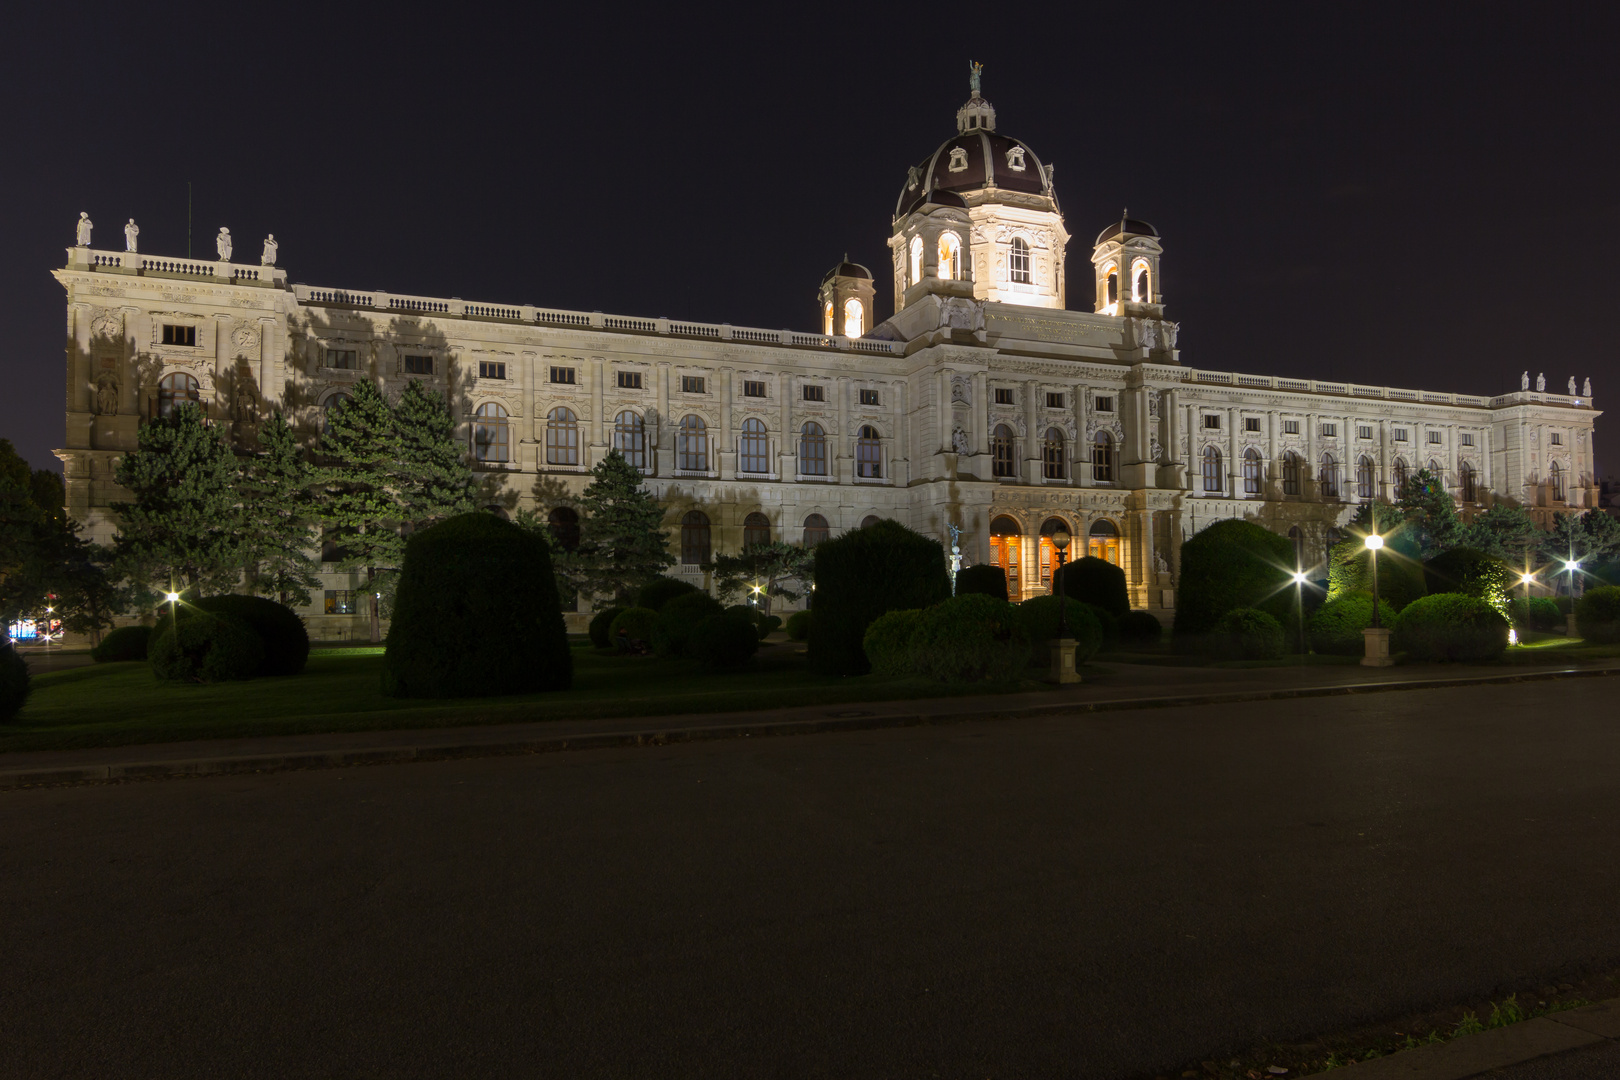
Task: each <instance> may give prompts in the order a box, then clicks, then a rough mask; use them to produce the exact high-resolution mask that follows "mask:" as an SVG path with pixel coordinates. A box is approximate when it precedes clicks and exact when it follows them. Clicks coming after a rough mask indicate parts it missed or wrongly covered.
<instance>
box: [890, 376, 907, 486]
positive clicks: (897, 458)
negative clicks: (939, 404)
mask: <svg viewBox="0 0 1620 1080" xmlns="http://www.w3.org/2000/svg"><path fill="white" fill-rule="evenodd" d="M889 386H890V390H889V392H890V393H891V394H892V395H893V396H894V400H893V402H892V403H891V404H890V406H889V408H890V409H891V410H892V411H893V413H894V433H895V439H894V447H895V453H894V458H893V460H892V461H890V462H889V463H888V466H889V467H888V472H887V475H888V477H889V479H890V481H891V482H892V483H895V484H898V485H901V486H904V485H906V484H909V483H911V457H912V453H913V447H912V445H911V444H912V432H911V410H909V409H907V408H906V392H907V391H908V390H909V389H910V387H909V386H907V385H906V383H905V381H904V380H903V379H896V380H895V381H894V382H892V383H890V384H889Z"/></svg>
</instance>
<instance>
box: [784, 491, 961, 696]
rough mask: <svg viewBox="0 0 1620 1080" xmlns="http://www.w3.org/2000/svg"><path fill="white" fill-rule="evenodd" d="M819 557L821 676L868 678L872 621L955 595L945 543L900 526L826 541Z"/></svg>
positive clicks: (814, 660) (815, 634)
mask: <svg viewBox="0 0 1620 1080" xmlns="http://www.w3.org/2000/svg"><path fill="white" fill-rule="evenodd" d="M815 552H816V560H815V582H816V607H815V610H816V617H815V618H814V619H813V620H811V622H810V664H811V666H812V667H813V668H814V669H815V671H816V672H817V673H818V674H821V675H864V674H866V673H867V672H868V671H870V670H871V665H870V664H868V663H867V660H866V652H865V650H864V649H862V648H861V641H862V639H864V638H865V637H866V628H867V627H868V626H871V625H872V621H873V620H874V619H876V618H877V617H878V616H879V615H882V614H883V613H884V612H885V611H893V610H895V609H896V608H924V607H928V606H929V605H930V604H937V603H939V602H940V601H941V600H947V599H949V598H950V595H951V576H950V571H949V570H947V569H946V562H945V549H944V548H943V547H942V546H941V545H940V542H939V541H938V540H935V539H933V538H932V537H927V536H924V535H922V534H921V533H918V532H913V531H912V530H911V529H908V528H906V527H905V526H904V525H901V524H900V523H899V522H896V521H887V520H885V521H880V522H878V523H877V524H876V525H873V526H871V527H870V528H865V529H855V530H853V531H851V532H847V533H845V534H844V535H842V536H840V537H838V538H836V539H834V540H825V541H823V542H822V543H820V544H817V545H816V549H815ZM958 599H964V600H965V599H968V598H967V597H959V598H958ZM983 599H985V600H989V599H990V598H989V597H984V598H983Z"/></svg>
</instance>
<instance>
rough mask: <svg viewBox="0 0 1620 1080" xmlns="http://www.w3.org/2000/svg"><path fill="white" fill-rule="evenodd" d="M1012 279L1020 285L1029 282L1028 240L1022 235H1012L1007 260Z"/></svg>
mask: <svg viewBox="0 0 1620 1080" xmlns="http://www.w3.org/2000/svg"><path fill="white" fill-rule="evenodd" d="M1007 269H1008V270H1009V271H1010V272H1011V276H1012V279H1013V280H1014V281H1016V282H1018V283H1019V284H1020V285H1028V284H1029V241H1027V240H1025V239H1024V238H1023V237H1022V236H1015V237H1013V242H1012V255H1011V256H1010V257H1009V258H1008V260H1007Z"/></svg>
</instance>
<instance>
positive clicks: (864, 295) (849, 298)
mask: <svg viewBox="0 0 1620 1080" xmlns="http://www.w3.org/2000/svg"><path fill="white" fill-rule="evenodd" d="M875 295H876V290H875V289H874V287H873V285H872V271H870V270H868V269H867V268H866V267H864V266H862V265H861V264H860V263H856V262H850V261H849V256H848V255H847V254H846V255H845V256H844V259H843V261H842V262H840V263H839V264H838V265H837V266H835V267H833V268H832V269H831V270H829V271H827V273H826V274H825V275H824V276H823V277H822V279H821V289H820V291H819V293H818V294H817V296H818V299H819V300H820V302H821V332H822V333H823V334H826V335H828V336H829V337H831V336H834V335H840V334H841V335H843V336H844V337H851V338H858V337H861V336H862V335H864V334H865V333H866V332H867V331H868V330H870V329H872V325H873V323H875V322H876V321H877V320H876V318H875V317H874V315H873V312H872V300H873V298H874V296H875Z"/></svg>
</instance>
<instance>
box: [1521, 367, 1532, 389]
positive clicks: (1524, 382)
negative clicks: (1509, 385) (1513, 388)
mask: <svg viewBox="0 0 1620 1080" xmlns="http://www.w3.org/2000/svg"><path fill="white" fill-rule="evenodd" d="M1519 389H1520V390H1528V389H1530V373H1529V372H1528V371H1526V372H1525V373H1524V374H1523V375H1520V376H1519Z"/></svg>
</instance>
